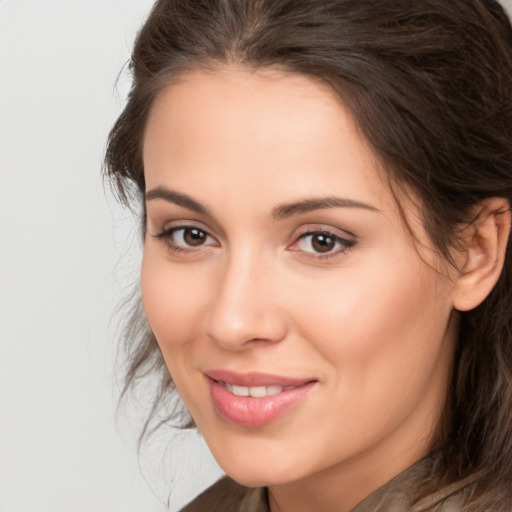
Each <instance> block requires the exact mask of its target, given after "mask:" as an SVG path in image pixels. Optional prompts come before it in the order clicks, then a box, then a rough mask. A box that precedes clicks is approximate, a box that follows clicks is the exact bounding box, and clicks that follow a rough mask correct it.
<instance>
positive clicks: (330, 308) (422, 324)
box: [289, 258, 451, 385]
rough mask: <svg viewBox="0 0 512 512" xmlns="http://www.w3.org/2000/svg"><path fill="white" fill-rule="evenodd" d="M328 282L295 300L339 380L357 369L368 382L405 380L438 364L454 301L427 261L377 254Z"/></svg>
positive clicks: (301, 323)
mask: <svg viewBox="0 0 512 512" xmlns="http://www.w3.org/2000/svg"><path fill="white" fill-rule="evenodd" d="M323 284H324V286H321V285H319V286H316V287H315V288H311V289H310V290H309V292H308V293H295V297H298V296H302V297H304V296H307V297H308V300H307V301H306V300H305V301H302V302H300V303H299V302H298V301H297V299H292V298H291V297H290V298H289V300H295V301H296V308H295V314H294V316H295V318H296V319H297V323H298V329H299V330H300V332H301V336H302V337H303V338H305V339H308V340H311V341H312V342H313V343H314V344H315V346H316V349H317V350H318V351H319V352H321V354H322V355H323V357H324V358H325V359H326V360H327V361H329V362H330V363H331V366H332V367H333V369H335V371H336V372H337V373H338V376H339V378H348V375H351V376H353V377H354V378H357V379H360V381H361V385H363V384H364V383H365V382H369V381H372V382H373V381H375V380H376V379H381V380H382V381H383V380H384V379H389V378H391V377H392V375H393V374H394V373H396V374H398V375H402V376H403V378H404V379H405V378H407V377H406V376H407V374H412V373H413V372H414V371H416V370H413V369H414V368H416V369H417V368H418V367H419V368H423V367H425V365H427V364H428V362H429V361H431V362H432V364H435V363H434V360H435V359H436V357H437V355H438V354H439V351H440V350H441V348H442V341H443V337H444V334H445V331H446V327H447V324H448V320H449V317H450V312H451V304H450V301H449V294H448V290H447V288H446V286H443V283H442V281H441V278H439V276H438V275H437V274H435V272H434V271H433V270H432V269H430V268H428V267H427V266H426V265H425V264H424V263H423V262H418V263H415V261H414V259H413V258H410V259H404V260H403V261H401V260H400V259H398V260H396V261H395V262H394V264H392V263H391V262H390V261H385V260H384V259H380V260H379V259H376V260H375V261H372V262H366V264H364V265H361V270H360V271H359V269H358V268H352V269H350V270H349V271H347V272H340V273H339V275H338V276H337V277H333V276H328V277H327V278H326V279H325V282H324V283H323ZM426 371H427V370H426Z"/></svg>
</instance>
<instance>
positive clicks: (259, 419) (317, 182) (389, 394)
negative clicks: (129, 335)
mask: <svg viewBox="0 0 512 512" xmlns="http://www.w3.org/2000/svg"><path fill="white" fill-rule="evenodd" d="M144 166H145V173H146V174H145V176H146V184H147V197H146V204H147V219H148V220H147V234H146V238H145V246H144V259H143V264H142V293H143V300H144V306H145V310H146V313H147V317H148V320H149V323H150V325H151V328H152V330H153V332H154V334H155V336H156V339H157V341H158V344H159V345H160V348H161V350H162V354H163V356H164V358H165V362H166V364H167V366H168V368H169V371H170V373H171V375H172V378H173V380H174V382H175V383H176V386H177V388H178V391H179V393H180V395H181V397H182V398H183V400H184V402H185V404H186V406H187V408H188V410H189V411H190V413H191V415H192V417H193V419H194V421H195V423H196V425H197V427H198V429H199V430H200V432H201V433H202V435H203V436H204V438H205V439H206V441H207V443H208V445H209V446H210V448H211V450H212V452H213V454H214V456H215V457H216V458H217V460H218V462H219V463H220V465H221V466H222V467H223V469H224V470H225V471H226V472H227V473H228V474H229V475H231V476H232V477H234V478H235V479H236V480H238V481H239V482H241V483H243V484H246V485H270V486H280V485H283V484H289V483H292V482H301V483H304V482H306V481H307V480H308V479H310V480H311V479H315V478H316V477H317V476H322V478H321V480H322V481H326V479H328V475H336V477H337V478H339V476H340V475H345V477H346V480H344V481H345V482H352V485H354V486H356V487H357V486H359V487H361V489H362V488H364V487H365V486H366V487H368V485H370V487H372V486H373V487H375V485H377V484H380V483H383V482H384V481H386V479H388V478H390V477H391V476H393V475H394V474H396V473H398V472H399V471H400V470H402V469H404V468H405V467H407V466H409V465H410V464H411V463H413V462H414V461H415V460H417V459H419V458H421V457H422V456H423V455H424V454H426V453H427V452H428V451H429V447H430V443H431V436H432V434H433V429H434V428H435V425H436V424H437V422H438V420H439V415H440V412H441V410H442V408H443V405H444V400H445V395H446V392H447V387H448V381H449V374H450V367H451V361H452V352H453V345H454V338H455V331H456V325H455V324H456V322H455V321H452V320H455V319H452V300H451V294H452V286H453V284H452V281H451V279H450V278H449V277H446V276H444V275H443V272H439V268H440V262H439V261H438V260H437V259H436V256H435V253H434V251H432V250H431V249H429V242H428V239H427V237H426V235H425V233H424V230H423V228H422V225H421V222H420V220H419V215H418V212H417V210H416V209H415V207H414V206H413V201H412V200H411V201H410V202H407V201H406V202H405V203H404V206H405V211H406V215H407V217H408V220H409V223H410V225H411V227H412V228H413V230H414V232H415V235H416V237H417V238H418V240H419V243H416V244H415V243H413V242H412V240H411V236H410V234H409V233H408V231H407V229H406V228H405V227H404V224H403V222H402V220H401V218H400V215H399V213H398V211H397V207H396V204H395V201H394V200H393V196H392V194H391V192H390V191H389V189H388V187H387V186H386V184H385V180H384V179H383V172H382V171H381V169H380V168H379V164H378V162H377V161H376V159H375V157H374V155H373V154H372V152H371V150H370V149H369V148H368V147H367V145H366V144H365V142H364V141H363V139H362V138H361V136H360V134H359V133H358V130H357V129H356V127H355V126H354V123H353V121H352V119H351V116H350V115H349V113H348V112H347V109H346V108H345V107H344V105H343V104H342V103H341V101H340V100H339V99H338V98H337V97H336V96H335V94H334V93H332V92H331V91H330V90H329V89H328V88H327V87H326V86H323V85H321V84H319V83H317V82H314V81H312V80H310V79H307V78H304V77H300V76H295V75H289V74H284V73H280V72H277V71H272V72H271V71H259V72H251V71H244V70H240V69H238V70H235V69H225V70H222V71H219V72H217V73H213V72H211V73H206V72H204V73H203V72H199V71H197V72H190V73H189V74H187V75H185V76H183V77H182V80H181V81H180V82H178V83H176V84H174V85H172V86H170V87H169V88H168V89H167V90H166V91H165V92H164V93H163V94H161V96H159V98H158V99H157V101H156V103H155V105H154V108H153V110H152V114H151V116H150V119H149V121H148V126H147V131H146V136H145V141H144ZM247 395H249V396H247ZM380 480H382V481H380ZM370 482H371V483H370ZM370 490H371V489H370ZM361 492H362V493H363V495H364V491H363V490H362V491H361Z"/></svg>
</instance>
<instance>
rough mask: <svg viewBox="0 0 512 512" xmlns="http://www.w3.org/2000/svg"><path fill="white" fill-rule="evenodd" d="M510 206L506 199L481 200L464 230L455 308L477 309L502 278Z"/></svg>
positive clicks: (454, 298) (455, 284) (456, 281)
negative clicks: (472, 218) (473, 216)
mask: <svg viewBox="0 0 512 512" xmlns="http://www.w3.org/2000/svg"><path fill="white" fill-rule="evenodd" d="M510 223H511V215H510V205H509V203H508V201H507V200H506V199H504V198H499V197H493V198H489V199H485V200H484V201H482V202H480V203H479V204H478V205H477V207H476V209H475V218H474V220H473V221H472V222H471V223H470V224H468V225H467V226H466V227H464V229H463V234H462V240H463V242H464V244H465V245H464V248H463V250H462V251H461V253H460V256H461V258H460V259H459V261H461V265H460V268H459V274H458V276H457V278H456V279H455V283H454V288H453V295H452V299H453V307H454V308H455V309H457V310H459V311H469V310H471V309H473V308H476V307H477V306H478V305H479V304H480V303H482V302H483V301H484V300H485V298H486V297H487V296H488V295H489V293H490V292H491V290H492V289H493V288H494V286H495V285H496V283H497V281H498V278H499V277H500V274H501V271H502V269H503V264H504V261H505V252H506V248H507V242H508V238H509V233H510Z"/></svg>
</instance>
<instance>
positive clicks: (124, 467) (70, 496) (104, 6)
mask: <svg viewBox="0 0 512 512" xmlns="http://www.w3.org/2000/svg"><path fill="white" fill-rule="evenodd" d="M447 1H449V0H447ZM150 5H151V0H32V1H30V0H0V512H79V511H84V512H116V511H122V512H157V511H164V510H166V507H165V506H164V505H163V504H162V502H166V501H167V500H168V495H169V492H170V490H171V489H173V490H174V491H173V494H171V498H170V499H171V506H170V509H171V510H176V509H177V508H179V507H180V506H181V505H183V504H184V502H186V501H188V500H189V499H191V498H192V496H193V495H195V493H196V492H198V491H199V490H200V489H201V488H202V487H204V486H206V485H207V484H208V483H210V482H211V481H213V480H214V479H215V478H216V477H217V476H218V475H219V471H218V469H217V468H216V467H215V465H214V463H213V462H212V460H211V458H209V457H208V456H207V455H205V450H204V447H202V445H201V442H200V441H198V440H197V439H196V438H195V436H194V435H192V436H190V435H188V436H184V437H183V438H181V437H180V438H175V439H174V440H172V442H171V441H170V436H169V433H168V432H165V431H163V432H162V433H161V435H160V436H159V437H158V438H157V439H155V441H154V443H153V444H152V446H151V447H150V449H148V450H147V451H146V452H145V456H144V457H142V460H141V463H140V466H141V468H139V462H138V461H137V457H136V445H135V441H134V431H135V423H133V428H132V429H130V428H128V427H129V426H130V425H131V424H132V423H131V420H130V418H127V419H126V420H125V419H124V418H125V414H124V413H122V414H121V418H120V419H121V421H120V422H119V424H123V425H125V427H124V428H121V427H118V428H117V429H116V423H115V418H114V411H115V402H116V396H117V388H116V386H115V381H114V378H113V374H112V368H113V357H114V345H115V343H114V340H115V329H114V325H112V324H111V322H110V320H111V317H112V311H113V310H114V309H115V306H116V304H117V302H118V301H119V299H120V298H121V297H122V296H123V295H124V294H126V293H127V292H128V291H129V290H130V289H131V287H132V286H133V283H134V282H135V281H136V279H137V266H138V261H139V255H140V247H139V246H138V243H137V237H136V230H137V228H136V225H135V224H134V221H132V220H131V216H130V214H128V213H126V212H123V211H122V210H121V209H119V208H118V207H117V206H116V205H115V202H114V201H113V200H112V199H111V198H110V199H109V198H108V197H107V198H106V197H105V193H104V190H103V186H102V182H101V179H100V167H101V161H102V156H103V150H104V145H105V139H106V136H107V133H108V130H109V127H110V126H111V124H112V122H113V120H114V119H115V117H116V115H117V114H118V113H119V112H120V108H121V105H122V103H123V100H124V95H125V94H126V91H127V79H126V74H124V75H121V78H120V80H119V82H118V85H117V87H115V83H116V78H117V75H118V73H119V72H120V71H121V69H122V67H123V64H124V63H125V62H126V60H127V59H128V55H129V51H130V47H131V43H132V40H133V37H134V34H135V31H136V29H137V27H138V26H139V25H140V23H141V21H142V19H143V17H144V15H145V13H147V11H148V10H149V8H150ZM507 5H510V3H508V4H507ZM107 195H108V194H107ZM127 426H128V427H127ZM121 433H122V435H121ZM190 461H194V464H193V465H192V466H191V465H190ZM164 468H165V469H164ZM142 474H143V475H145V478H146V480H148V483H149V484H150V485H148V484H147V483H146V481H145V480H144V478H143V476H142ZM150 487H151V489H152V490H150Z"/></svg>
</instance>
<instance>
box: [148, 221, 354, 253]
mask: <svg viewBox="0 0 512 512" xmlns="http://www.w3.org/2000/svg"><path fill="white" fill-rule="evenodd" d="M187 230H197V231H199V232H201V233H203V234H204V236H205V237H206V239H208V238H210V239H212V240H215V239H214V238H213V237H212V236H211V235H210V234H208V232H207V231H206V230H204V229H202V228H200V227H198V226H194V225H189V226H176V227H172V228H169V229H166V230H164V231H162V232H161V233H158V234H156V235H153V236H154V237H155V238H158V239H159V240H162V242H163V243H164V244H165V245H166V247H167V248H168V249H169V250H170V251H171V252H173V253H181V254H191V253H198V252H199V251H201V250H204V248H205V247H209V246H210V245H205V244H201V245H199V246H197V248H193V246H189V247H190V248H185V247H182V246H180V245H178V244H177V243H176V242H175V241H173V237H174V236H175V235H176V233H177V232H179V231H183V232H184V233H185V232H186V231H187ZM315 235H316V236H319V235H323V236H325V237H327V238H330V239H332V241H333V243H334V244H335V247H336V246H338V248H337V249H336V250H333V251H328V252H326V253H321V252H314V251H304V250H302V251H301V249H293V248H292V247H293V246H296V245H298V244H299V243H300V242H301V241H304V240H306V239H307V238H308V237H312V236H315ZM355 243H356V242H355V240H348V239H346V238H342V237H340V236H338V235H336V234H334V233H332V232H331V231H328V230H326V229H312V230H309V231H307V232H305V233H301V234H300V235H299V236H298V237H297V238H296V240H295V241H294V242H293V243H292V244H291V245H290V246H288V247H289V250H291V251H293V252H299V251H301V252H302V253H303V255H304V256H303V257H305V258H310V259H314V260H315V261H319V260H322V261H326V260H329V259H332V258H335V257H337V256H340V255H342V254H346V253H347V252H348V251H349V250H350V249H351V248H352V247H353V246H354V245H355Z"/></svg>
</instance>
